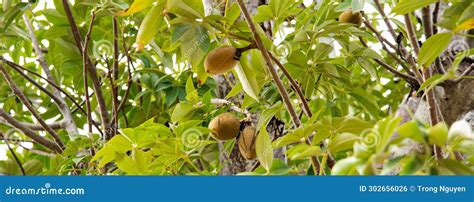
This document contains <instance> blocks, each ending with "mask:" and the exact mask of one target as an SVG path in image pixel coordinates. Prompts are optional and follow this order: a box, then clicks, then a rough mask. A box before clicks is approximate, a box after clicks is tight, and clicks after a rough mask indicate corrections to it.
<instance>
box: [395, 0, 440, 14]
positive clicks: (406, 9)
mask: <svg viewBox="0 0 474 202" xmlns="http://www.w3.org/2000/svg"><path fill="white" fill-rule="evenodd" d="M436 2H437V0H416V1H412V0H401V1H399V2H398V4H397V5H396V6H395V8H393V9H392V13H396V14H399V15H403V14H407V13H410V12H413V11H415V10H417V9H420V8H423V7H425V6H428V5H430V4H432V3H436Z"/></svg>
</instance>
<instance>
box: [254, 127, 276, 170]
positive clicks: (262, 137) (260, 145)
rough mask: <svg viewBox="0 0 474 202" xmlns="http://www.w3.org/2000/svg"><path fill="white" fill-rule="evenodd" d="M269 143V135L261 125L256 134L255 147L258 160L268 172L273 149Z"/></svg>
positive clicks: (271, 161)
mask: <svg viewBox="0 0 474 202" xmlns="http://www.w3.org/2000/svg"><path fill="white" fill-rule="evenodd" d="M271 143H272V142H271V140H270V135H269V134H268V132H267V130H266V129H265V127H262V128H261V129H260V132H259V134H258V136H257V142H256V148H255V149H256V150H257V151H256V152H257V158H258V161H259V162H260V164H261V165H262V167H264V168H265V169H266V170H267V171H268V172H270V169H271V167H272V163H273V149H272V147H271Z"/></svg>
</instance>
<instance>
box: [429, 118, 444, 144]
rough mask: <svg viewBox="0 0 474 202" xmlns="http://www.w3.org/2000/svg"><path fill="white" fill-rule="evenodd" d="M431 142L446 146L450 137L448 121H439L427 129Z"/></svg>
mask: <svg viewBox="0 0 474 202" xmlns="http://www.w3.org/2000/svg"><path fill="white" fill-rule="evenodd" d="M427 132H428V137H429V143H430V144H434V145H438V146H440V147H444V146H445V145H446V141H447V139H448V125H446V123H444V122H442V123H438V124H436V125H435V126H433V127H431V128H429V129H428V130H427Z"/></svg>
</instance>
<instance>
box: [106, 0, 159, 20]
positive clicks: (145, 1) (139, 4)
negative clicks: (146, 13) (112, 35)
mask: <svg viewBox="0 0 474 202" xmlns="http://www.w3.org/2000/svg"><path fill="white" fill-rule="evenodd" d="M155 1H156V0H135V1H134V2H133V3H132V5H131V6H130V7H129V8H127V9H125V10H123V11H119V12H117V13H116V14H115V15H118V16H128V15H132V14H134V13H137V12H140V11H142V10H143V9H145V8H147V7H149V6H151V4H153V2H155Z"/></svg>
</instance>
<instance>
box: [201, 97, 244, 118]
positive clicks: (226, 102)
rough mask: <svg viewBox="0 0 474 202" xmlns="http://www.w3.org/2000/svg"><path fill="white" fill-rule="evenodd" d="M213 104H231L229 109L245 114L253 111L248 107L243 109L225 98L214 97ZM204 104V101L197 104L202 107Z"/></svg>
mask: <svg viewBox="0 0 474 202" xmlns="http://www.w3.org/2000/svg"><path fill="white" fill-rule="evenodd" d="M211 104H213V105H226V106H230V107H229V109H230V110H232V111H235V112H238V113H243V114H245V115H247V116H248V115H250V114H251V113H250V112H249V111H248V110H246V109H241V108H239V107H237V106H235V105H232V104H233V103H232V102H230V101H228V100H225V99H217V98H213V99H211ZM203 105H204V104H203V103H202V102H198V103H197V104H196V107H202V106H203Z"/></svg>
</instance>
